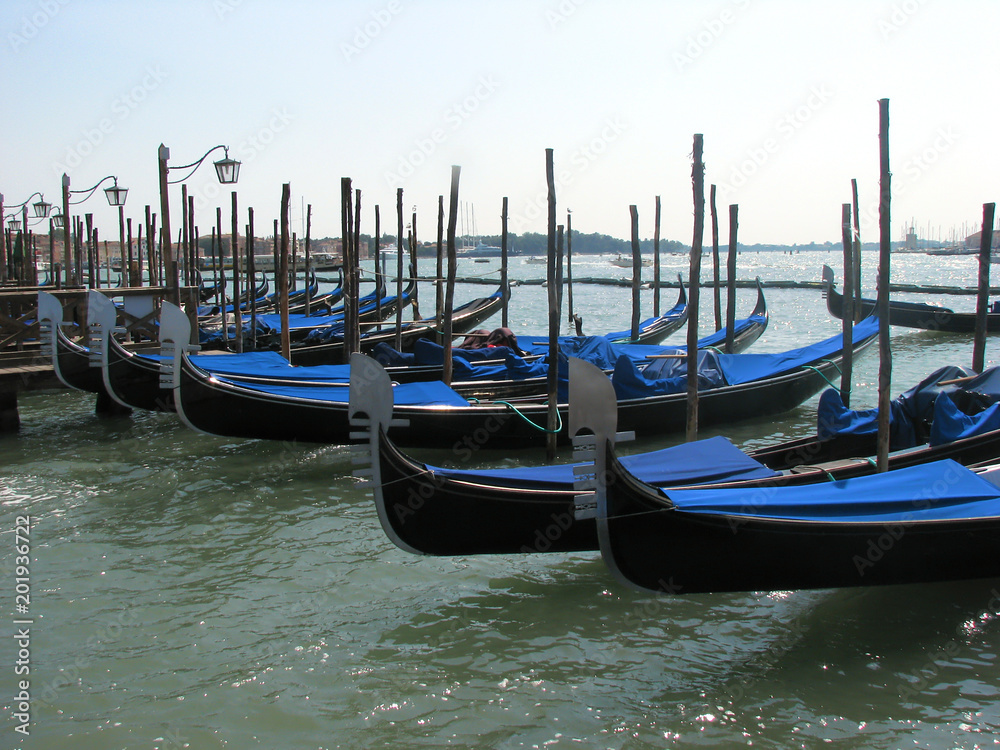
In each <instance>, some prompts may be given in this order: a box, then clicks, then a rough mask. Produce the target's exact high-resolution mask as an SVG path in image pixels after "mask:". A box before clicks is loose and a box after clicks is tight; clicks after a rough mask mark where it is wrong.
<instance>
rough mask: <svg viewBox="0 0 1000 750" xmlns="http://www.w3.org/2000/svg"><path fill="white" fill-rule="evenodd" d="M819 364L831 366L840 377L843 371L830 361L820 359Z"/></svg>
mask: <svg viewBox="0 0 1000 750" xmlns="http://www.w3.org/2000/svg"><path fill="white" fill-rule="evenodd" d="M820 362H825V363H826V364H828V365H832V366H833V367H834V368H835V369H836V370H837V374H838V375H842V374H843V371H842V370H841V369H840V365H838V364H837V363H836V362H834V361H833V360H832V359H821V360H820Z"/></svg>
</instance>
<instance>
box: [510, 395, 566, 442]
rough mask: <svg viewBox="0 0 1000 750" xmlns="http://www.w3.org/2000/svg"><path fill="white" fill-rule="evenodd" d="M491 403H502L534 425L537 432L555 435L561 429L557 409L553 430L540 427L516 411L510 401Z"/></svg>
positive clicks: (560, 418)
mask: <svg viewBox="0 0 1000 750" xmlns="http://www.w3.org/2000/svg"><path fill="white" fill-rule="evenodd" d="M493 403H495V404H503V405H504V406H506V407H508V408H510V410H511V411H512V412H514V413H515V414H516V415H517V416H519V417H520V418H521V419H523V420H524V421H525V422H527V423H528V424H529V425H531V426H532V427H534V428H535V429H536V430H538V431H539V432H545V433H547V434H550V435H556V434H558V433H559V432H560V431H561V430H562V414H560V413H559V410H558V409H556V420H557V421H558V426H557V427H556V428H555V429H554V430H550V429H547V428H545V427H540V426H539V425H537V424H535V423H534V422H532V421H531V420H530V419H528V417H526V416H525V415H524V414H522V413H521V412H520V411H518V409H517V407H516V406H514V404H512V403H510V402H509V401H494V402H493Z"/></svg>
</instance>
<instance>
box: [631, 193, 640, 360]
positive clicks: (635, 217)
mask: <svg viewBox="0 0 1000 750" xmlns="http://www.w3.org/2000/svg"><path fill="white" fill-rule="evenodd" d="M628 211H629V217H630V218H631V220H632V327H631V333H630V334H629V338H630V339H631V341H632V342H633V343H635V342H637V341H638V340H639V289H640V287H641V286H642V255H641V254H640V251H639V208H638V206H635V205H631V206H629V207H628Z"/></svg>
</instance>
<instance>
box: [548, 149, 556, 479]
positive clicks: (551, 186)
mask: <svg viewBox="0 0 1000 750" xmlns="http://www.w3.org/2000/svg"><path fill="white" fill-rule="evenodd" d="M552 153H553V152H552V149H551V148H547V149H545V182H546V185H547V186H548V207H549V211H548V258H547V261H548V262H547V264H546V271H547V273H546V281H547V282H548V299H549V371H548V377H547V379H546V386H547V387H546V393H547V394H548V399H549V404H548V406H549V408H548V412H547V419H546V422H545V427H546V433H545V454H546V456H547V458H548V460H549V461H551V460H552V459H554V458H555V457H556V441H557V439H558V435H557V434H556V428H557V427H558V424H559V404H558V387H559V308H558V294H557V293H556V288H555V287H556V183H555V169H554V167H553V158H552Z"/></svg>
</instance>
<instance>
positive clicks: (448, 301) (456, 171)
mask: <svg viewBox="0 0 1000 750" xmlns="http://www.w3.org/2000/svg"><path fill="white" fill-rule="evenodd" d="M461 174H462V168H461V167H459V166H454V165H453V166H452V168H451V197H450V198H449V200H448V280H447V283H446V284H445V290H444V312H443V315H444V321H443V322H442V331H443V340H442V343H443V344H444V363H443V364H444V367H443V371H442V374H441V378H442V379H443V380H444V382H445V383H447V384H448V385H451V376H452V368H453V362H452V361H451V339H452V335H453V333H452V320H451V313H452V310H453V309H454V304H455V270H456V266H457V265H458V262H457V259H456V257H455V225H456V224H457V223H458V181H459V177H460V176H461Z"/></svg>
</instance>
